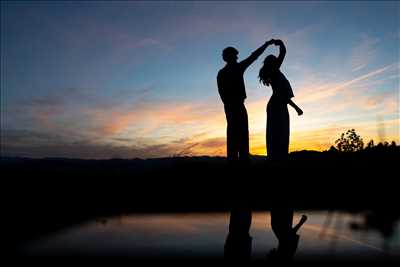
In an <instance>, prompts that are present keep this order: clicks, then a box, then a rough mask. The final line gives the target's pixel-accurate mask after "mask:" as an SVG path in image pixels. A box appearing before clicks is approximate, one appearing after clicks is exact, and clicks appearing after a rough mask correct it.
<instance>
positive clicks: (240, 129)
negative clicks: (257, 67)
mask: <svg viewBox="0 0 400 267" xmlns="http://www.w3.org/2000/svg"><path fill="white" fill-rule="evenodd" d="M270 44H272V40H271V41H268V42H266V43H265V44H263V45H262V46H261V47H260V48H258V49H257V50H256V51H254V52H253V53H252V54H251V55H250V56H249V57H248V58H246V59H244V60H242V61H240V62H237V59H238V56H237V55H238V54H239V52H238V51H237V50H236V49H235V48H233V47H227V48H225V49H224V50H223V51H222V58H223V59H224V61H225V62H226V65H225V67H223V68H222V69H221V70H220V71H219V72H218V76H217V83H218V92H219V95H220V96H221V99H222V102H223V103H224V109H225V115H226V122H227V138H226V143H227V158H228V161H229V162H232V161H236V160H240V161H241V162H245V163H247V162H248V161H249V127H248V119H247V110H246V107H245V106H244V100H245V99H246V88H245V86H244V79H243V74H244V72H245V71H246V69H247V67H249V66H250V65H251V64H252V63H253V62H254V61H255V60H256V59H257V58H258V57H259V56H260V55H261V54H262V53H263V52H264V50H265V49H266V48H267V46H268V45H270Z"/></svg>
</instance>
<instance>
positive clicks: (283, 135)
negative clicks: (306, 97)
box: [259, 40, 303, 160]
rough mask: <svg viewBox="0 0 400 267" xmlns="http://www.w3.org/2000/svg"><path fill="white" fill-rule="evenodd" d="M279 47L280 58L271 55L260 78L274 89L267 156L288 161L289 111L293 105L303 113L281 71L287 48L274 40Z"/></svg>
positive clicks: (269, 109)
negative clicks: (289, 106)
mask: <svg viewBox="0 0 400 267" xmlns="http://www.w3.org/2000/svg"><path fill="white" fill-rule="evenodd" d="M273 44H274V45H277V46H279V56H278V57H275V56H274V55H269V56H267V57H266V58H265V60H264V65H263V66H262V68H261V69H260V73H259V78H260V82H262V83H263V84H264V85H266V86H270V85H271V87H272V96H271V98H270V100H269V102H268V105H267V132H266V135H267V154H268V157H269V158H272V159H273V160H286V158H287V155H288V152H289V133H290V128H289V111H288V108H287V104H289V105H291V106H292V107H293V108H294V109H295V110H296V111H297V114H298V115H299V116H300V115H302V114H303V111H302V110H301V109H300V108H299V107H298V106H297V105H296V104H295V103H294V102H293V101H292V100H291V98H292V97H294V95H293V91H292V87H291V86H290V83H289V81H288V80H287V79H286V77H285V75H283V73H282V72H281V71H280V69H279V68H280V66H281V65H282V62H283V59H284V58H285V54H286V48H285V45H284V44H283V42H282V41H281V40H273Z"/></svg>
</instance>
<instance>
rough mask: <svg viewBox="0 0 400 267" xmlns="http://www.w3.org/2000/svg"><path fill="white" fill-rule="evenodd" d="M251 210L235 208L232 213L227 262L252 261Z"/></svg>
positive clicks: (225, 253)
mask: <svg viewBox="0 0 400 267" xmlns="http://www.w3.org/2000/svg"><path fill="white" fill-rule="evenodd" d="M250 226H251V210H250V209H248V208H243V207H242V208H235V209H233V210H232V211H231V216H230V221H229V233H228V236H227V238H226V241H225V247H224V258H225V259H226V260H250V258H251V244H252V237H251V236H250V234H249V230H250Z"/></svg>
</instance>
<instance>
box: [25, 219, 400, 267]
mask: <svg viewBox="0 0 400 267" xmlns="http://www.w3.org/2000/svg"><path fill="white" fill-rule="evenodd" d="M303 213H304V214H307V216H308V221H307V222H306V223H305V225H304V226H303V227H302V228H301V229H300V231H299V234H300V242H299V246H298V249H297V252H296V255H295V259H302V258H313V257H314V258H321V257H322V258H335V259H340V258H348V257H351V258H352V259H361V260H368V259H385V258H388V257H391V258H393V257H394V258H396V259H398V258H399V255H400V238H399V225H398V224H397V226H396V231H395V234H394V235H393V236H391V237H390V238H386V239H385V238H384V237H383V235H382V234H381V233H380V232H378V231H361V230H358V231H355V230H352V229H351V228H350V227H349V225H350V224H351V223H354V222H362V217H361V216H360V215H351V214H347V213H343V212H335V213H334V214H331V215H332V216H331V217H330V219H328V213H327V212H308V211H307V212H298V213H296V214H295V219H294V221H295V223H296V222H297V221H298V220H299V218H300V216H301V214H303ZM228 222H229V213H189V214H145V215H143V214H131V215H121V216H115V217H109V218H98V219H96V220H93V221H89V222H86V223H82V224H80V225H76V226H73V227H70V228H68V229H64V230H61V231H58V232H56V233H53V234H51V235H48V236H45V237H43V238H40V239H37V240H33V241H29V242H26V243H24V244H22V245H21V246H20V247H19V253H20V254H21V255H23V256H85V257H86V256H87V257H104V256H105V257H108V256H112V257H115V256H116V257H129V258H143V257H144V258H192V257H193V258H198V257H213V258H223V255H224V243H225V239H226V237H227V234H228ZM250 235H251V236H252V238H253V240H252V258H253V259H262V258H265V257H266V255H267V254H268V252H269V251H270V250H271V249H273V248H275V247H276V246H277V244H278V242H277V239H276V238H275V236H274V234H273V232H272V230H271V226H270V215H269V213H267V212H255V213H253V221H252V226H251V230H250Z"/></svg>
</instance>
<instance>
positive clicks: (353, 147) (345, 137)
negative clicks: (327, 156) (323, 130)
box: [335, 129, 364, 152]
mask: <svg viewBox="0 0 400 267" xmlns="http://www.w3.org/2000/svg"><path fill="white" fill-rule="evenodd" d="M335 144H336V146H337V149H338V150H339V152H356V151H361V150H362V149H363V148H364V142H363V140H362V138H361V136H359V135H358V134H357V133H356V131H355V130H354V129H351V130H347V132H345V133H342V134H341V135H340V138H339V139H337V140H336V141H335Z"/></svg>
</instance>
